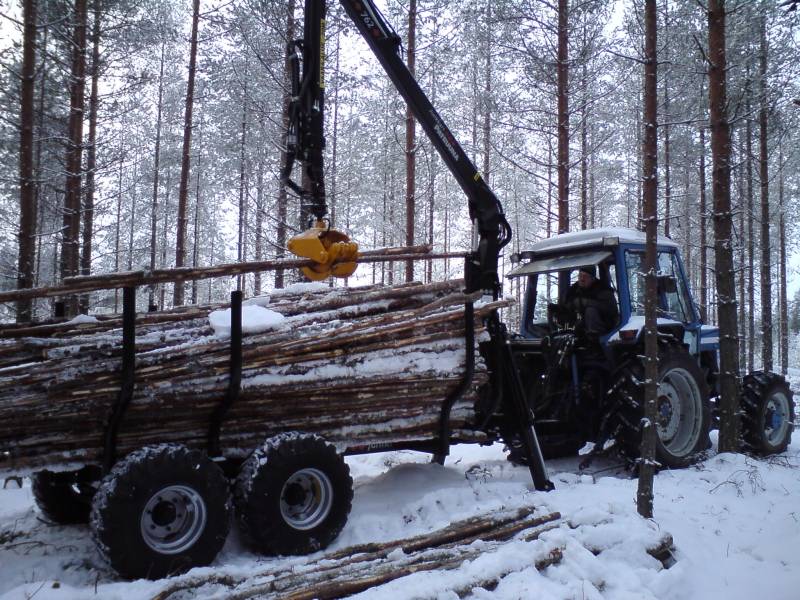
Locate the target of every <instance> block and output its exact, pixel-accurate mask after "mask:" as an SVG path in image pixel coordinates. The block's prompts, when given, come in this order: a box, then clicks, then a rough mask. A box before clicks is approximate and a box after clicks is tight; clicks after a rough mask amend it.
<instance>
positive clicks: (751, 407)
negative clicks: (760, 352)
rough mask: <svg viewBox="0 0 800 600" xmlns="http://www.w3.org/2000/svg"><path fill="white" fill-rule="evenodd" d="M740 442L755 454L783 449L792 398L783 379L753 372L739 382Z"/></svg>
mask: <svg viewBox="0 0 800 600" xmlns="http://www.w3.org/2000/svg"><path fill="white" fill-rule="evenodd" d="M741 405H742V412H743V414H742V443H743V444H744V450H745V451H746V452H750V453H752V454H756V455H759V456H768V455H770V454H777V453H779V452H783V451H784V450H786V448H787V447H788V446H789V442H791V440H792V429H793V428H794V401H793V400H792V390H791V389H790V388H789V384H788V383H786V380H785V379H784V378H783V377H782V376H780V375H778V374H776V373H769V372H767V371H755V372H753V373H750V374H749V375H746V376H745V377H744V380H743V381H742V402H741Z"/></svg>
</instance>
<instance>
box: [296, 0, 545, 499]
mask: <svg viewBox="0 0 800 600" xmlns="http://www.w3.org/2000/svg"><path fill="white" fill-rule="evenodd" d="M340 3H341V5H342V6H343V8H344V10H345V12H346V13H347V15H348V16H349V17H350V19H351V20H352V21H353V23H355V25H356V27H357V29H358V31H359V33H360V34H361V36H362V37H363V38H364V40H365V41H366V42H367V44H368V45H369V47H370V49H371V50H372V52H373V53H374V54H375V56H376V57H377V58H378V61H379V62H380V64H381V66H382V67H383V69H384V70H385V71H386V73H387V75H388V76H389V78H390V79H391V81H392V83H393V84H394V85H395V87H396V88H397V90H398V92H399V93H400V95H401V96H402V97H403V99H404V100H405V101H406V104H407V105H408V106H409V108H410V109H411V112H412V113H413V115H414V117H415V118H416V120H417V122H418V123H419V124H420V125H421V126H422V129H423V130H424V131H425V133H426V134H427V136H428V138H429V139H430V140H431V143H432V144H433V145H434V147H435V148H436V150H437V151H438V153H439V154H440V156H441V157H442V159H443V160H444V162H445V164H446V165H447V167H448V168H449V169H450V172H451V173H452V174H453V176H454V177H455V179H456V181H457V182H458V184H459V185H460V186H461V189H462V190H463V191H464V193H465V194H466V196H467V201H468V206H469V216H470V219H471V221H472V227H473V236H472V239H473V247H472V250H471V251H470V252H469V253H468V255H467V260H466V266H465V271H466V272H465V274H464V276H465V281H466V284H465V292H466V293H468V294H471V293H473V292H478V291H481V292H483V294H484V295H485V296H489V297H491V298H493V299H497V298H498V297H499V296H500V294H501V291H502V286H501V284H500V278H499V276H498V260H499V256H500V252H501V250H502V249H503V247H504V246H506V245H507V244H508V243H509V242H510V241H511V235H512V232H511V227H510V225H509V224H508V221H507V220H506V218H505V216H504V213H503V207H502V205H501V204H500V201H499V200H498V198H497V197H496V196H495V194H494V192H493V191H492V190H491V188H490V187H489V186H488V185H487V184H486V182H485V181H484V179H483V178H482V177H481V175H480V173H479V172H478V170H477V169H476V167H475V165H474V164H473V163H472V161H471V160H470V159H469V157H468V156H467V155H466V153H465V152H464V150H463V149H462V148H461V145H460V144H459V143H458V140H456V138H455V137H454V136H453V134H452V133H451V132H450V129H449V128H448V127H447V125H445V123H444V121H443V120H442V118H441V117H440V116H439V114H438V113H437V112H436V109H435V108H434V107H433V105H432V104H431V102H430V100H428V98H427V96H426V95H425V93H424V92H423V91H422V89H421V88H420V86H419V84H418V83H417V81H416V80H415V79H414V77H413V76H412V75H411V73H410V72H409V70H408V68H407V67H406V65H405V63H404V62H403V60H402V58H401V57H400V52H399V51H400V45H401V38H400V36H398V35H397V33H396V32H395V31H394V30H393V29H392V27H391V26H390V25H389V24H388V22H387V21H386V20H385V19H384V17H383V15H382V14H381V13H380V11H379V10H378V9H377V7H376V6H375V4H374V3H373V2H372V1H371V0H340ZM304 16H305V21H304V31H303V39H302V40H295V41H293V42H292V44H291V45H290V49H289V52H290V53H289V57H290V61H291V65H292V77H291V80H292V101H291V105H290V110H289V128H288V132H287V134H288V135H287V161H286V163H285V165H284V167H283V171H282V173H281V179H282V181H283V182H285V183H286V184H287V185H288V186H289V187H290V188H291V189H292V190H294V191H295V192H296V193H297V194H299V195H300V198H301V211H302V214H304V215H307V216H308V218H309V221H310V225H312V227H311V228H310V229H308V230H307V231H305V232H303V233H301V234H300V235H298V236H296V237H294V238H292V239H291V240H290V241H289V244H288V248H289V250H290V251H291V252H292V253H294V254H296V255H298V256H301V257H304V258H309V259H311V260H313V261H315V262H316V263H317V264H316V265H315V266H314V267H310V268H304V269H303V272H304V273H305V274H306V276H308V277H309V278H311V279H313V280H319V279H324V278H326V277H328V276H329V275H334V276H340V277H347V276H349V275H351V274H352V273H353V272H354V271H355V267H356V263H355V262H354V261H355V259H356V257H357V252H358V248H357V246H356V245H355V244H354V243H352V242H350V240H349V238H348V236H347V235H346V234H344V233H342V232H340V231H337V230H335V229H332V228H331V227H330V226H329V225H326V223H325V221H324V219H325V215H326V214H327V212H328V209H327V204H326V201H325V185H324V181H323V176H324V169H323V152H324V148H325V137H324V132H323V123H324V106H325V98H324V90H325V79H324V53H325V50H324V47H325V23H326V5H325V0H306V2H305V13H304ZM301 56H302V76H301V70H300V67H301V64H300V62H301ZM295 162H299V163H300V164H301V165H302V176H303V180H304V181H303V182H302V184H301V185H298V184H297V183H295V182H293V181H292V180H291V173H292V168H293V166H294V163H295ZM337 260H338V261H339V262H336V264H334V261H337ZM486 325H487V329H488V331H489V333H490V336H491V343H490V346H491V350H490V352H491V354H492V359H491V360H492V362H493V364H494V372H495V381H494V382H493V387H494V394H495V402H496V404H497V405H501V404H502V405H503V406H504V407H505V410H506V412H507V413H510V414H512V415H514V417H515V421H516V423H517V424H518V426H519V428H520V434H521V436H520V437H521V440H522V443H523V448H524V450H525V454H526V455H527V458H528V465H529V467H530V470H531V475H532V477H533V480H534V484H535V485H536V488H537V489H540V490H546V489H552V484H551V483H550V481H549V480H548V479H547V472H546V469H545V465H544V459H543V458H542V453H541V449H540V447H539V443H538V440H537V438H536V433H535V431H534V429H533V414H532V412H531V410H530V409H529V407H528V405H527V402H526V400H525V397H524V393H523V390H522V384H521V383H520V378H519V373H518V372H517V369H516V366H515V364H514V357H513V354H512V352H511V349H510V345H509V343H508V331H507V329H506V326H505V324H503V323H502V322H501V321H500V319H499V317H498V316H497V314H496V313H495V314H494V316H493V317H492V318H490V319H489V322H487V324H486Z"/></svg>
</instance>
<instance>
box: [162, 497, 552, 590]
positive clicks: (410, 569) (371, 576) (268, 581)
mask: <svg viewBox="0 0 800 600" xmlns="http://www.w3.org/2000/svg"><path fill="white" fill-rule="evenodd" d="M560 519H561V515H560V514H559V513H548V514H535V512H534V509H533V508H523V509H519V510H515V511H508V512H505V513H500V514H495V515H481V516H478V517H473V518H471V519H466V520H464V521H459V522H456V523H452V524H451V525H449V526H448V527H445V528H444V529H440V530H438V531H434V532H432V533H430V534H427V535H421V536H417V537H413V538H407V539H402V540H394V541H391V542H384V543H374V544H365V545H362V546H351V547H349V548H344V549H342V550H338V551H336V552H331V553H329V554H326V555H323V556H322V557H320V558H318V559H316V560H314V561H313V562H310V563H306V564H299V565H292V566H291V567H289V568H277V569H276V568H271V569H264V570H263V571H261V572H257V573H250V574H248V575H247V576H246V577H245V576H242V577H236V576H231V575H224V576H217V575H213V574H212V575H209V576H201V577H192V578H187V579H185V580H183V581H180V582H177V583H175V584H172V585H170V586H169V587H167V588H166V589H164V590H162V591H161V592H160V593H159V594H157V595H156V596H155V597H154V598H153V600H171V599H174V598H176V597H178V596H179V595H183V594H186V593H190V592H197V591H198V590H199V589H200V588H201V587H203V586H209V585H213V586H223V587H224V588H226V591H225V592H224V597H225V598H229V599H233V598H236V599H242V600H243V599H245V598H292V599H295V600H301V599H308V600H310V599H312V598H342V597H344V596H349V595H352V594H355V593H358V592H361V591H364V590H366V589H369V588H373V587H376V586H380V585H383V584H386V583H389V582H391V581H394V580H396V579H399V578H401V577H405V576H407V575H411V574H412V573H418V572H421V571H433V570H441V569H453V568H456V567H458V566H460V565H462V564H463V563H464V562H466V561H469V560H474V559H475V558H477V557H478V556H480V555H482V554H489V553H491V552H493V551H495V550H496V549H497V548H498V547H499V546H500V545H501V544H502V543H503V542H506V541H508V540H510V539H511V538H512V537H514V536H515V535H516V534H518V533H520V532H523V531H524V532H525V535H526V539H527V540H528V541H533V540H536V539H537V538H538V537H539V535H541V534H542V533H544V532H545V531H549V530H551V529H554V528H556V527H559V525H560ZM476 542H477V543H476ZM560 556H561V549H560V548H558V547H543V548H541V549H538V552H537V553H536V556H535V557H532V559H533V560H532V561H531V563H530V564H531V566H535V567H536V568H537V569H544V568H546V567H547V566H549V565H551V564H555V563H556V562H558V561H559V560H560ZM475 583H476V584H477V583H478V582H475ZM473 587H474V586H473ZM181 597H183V596H181Z"/></svg>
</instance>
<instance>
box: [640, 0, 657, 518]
mask: <svg viewBox="0 0 800 600" xmlns="http://www.w3.org/2000/svg"><path fill="white" fill-rule="evenodd" d="M657 18H658V17H657V14H656V0H645V4H644V29H645V34H644V35H645V37H644V44H645V64H644V115H643V124H644V139H643V143H642V166H643V170H642V180H643V181H642V194H643V195H642V200H643V206H642V212H643V217H644V229H645V236H646V244H645V271H646V277H645V288H646V296H645V309H644V310H645V313H644V314H645V317H644V318H645V325H644V331H645V334H644V335H645V341H644V344H645V384H644V385H645V406H644V419H643V421H642V445H641V457H642V458H641V462H640V463H639V485H638V490H637V492H636V508H637V510H638V511H639V514H640V515H642V516H643V517H644V518H646V519H650V518H652V516H653V474H654V472H655V455H656V429H655V423H656V416H657V411H656V398H657V395H658V386H657V380H658V332H657V330H656V304H657V302H658V297H657V296H658V295H657V291H656V238H657V235H658V129H657V128H658V112H657V111H658V64H657V62H656V61H657V56H656V44H657V35H658V34H657V27H656V23H657Z"/></svg>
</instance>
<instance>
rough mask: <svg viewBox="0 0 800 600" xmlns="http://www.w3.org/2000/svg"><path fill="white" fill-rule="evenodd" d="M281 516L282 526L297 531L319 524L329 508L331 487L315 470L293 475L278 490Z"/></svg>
mask: <svg viewBox="0 0 800 600" xmlns="http://www.w3.org/2000/svg"><path fill="white" fill-rule="evenodd" d="M280 498H281V500H280V504H281V516H282V517H283V520H284V521H286V523H287V524H288V525H289V526H290V527H293V528H294V529H298V530H300V531H307V530H309V529H313V528H314V527H317V526H318V525H319V524H321V523H322V522H323V521H324V520H325V519H326V518H327V517H328V514H329V513H330V512H331V507H332V506H333V485H332V484H331V480H330V479H329V478H328V476H327V475H326V474H325V473H323V472H322V471H320V470H319V469H313V468H308V469H301V470H300V471H297V472H295V473H294V474H293V475H292V476H291V477H289V479H287V480H286V483H284V484H283V488H282V489H281V497H280Z"/></svg>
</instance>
